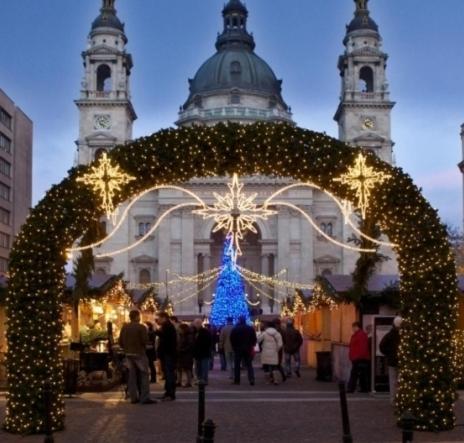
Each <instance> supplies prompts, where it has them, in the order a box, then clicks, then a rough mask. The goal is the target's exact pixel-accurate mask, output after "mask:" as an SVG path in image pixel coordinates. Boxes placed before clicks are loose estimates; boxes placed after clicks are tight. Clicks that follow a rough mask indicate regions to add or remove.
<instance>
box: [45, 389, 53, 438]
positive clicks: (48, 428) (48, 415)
mask: <svg viewBox="0 0 464 443" xmlns="http://www.w3.org/2000/svg"><path fill="white" fill-rule="evenodd" d="M43 399H44V409H45V417H44V431H45V439H44V443H54V441H55V440H54V438H53V423H52V386H51V384H50V382H48V381H47V382H45V384H44V391H43Z"/></svg>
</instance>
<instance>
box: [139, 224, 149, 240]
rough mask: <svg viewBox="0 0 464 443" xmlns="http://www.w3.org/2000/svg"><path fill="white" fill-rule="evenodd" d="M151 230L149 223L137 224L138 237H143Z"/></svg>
mask: <svg viewBox="0 0 464 443" xmlns="http://www.w3.org/2000/svg"><path fill="white" fill-rule="evenodd" d="M150 229H151V223H147V222H141V223H139V235H140V236H141V237H143V236H144V235H146V234H148V232H149V231H150Z"/></svg>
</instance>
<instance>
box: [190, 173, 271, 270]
mask: <svg viewBox="0 0 464 443" xmlns="http://www.w3.org/2000/svg"><path fill="white" fill-rule="evenodd" d="M227 186H228V187H229V193H228V194H225V195H219V194H217V193H216V192H215V193H214V194H213V195H214V197H215V198H216V203H214V205H213V206H205V207H204V208H202V209H198V210H195V211H193V213H194V214H198V215H201V216H203V219H205V220H207V219H211V218H212V219H214V221H215V222H216V226H215V228H214V230H213V232H217V231H220V230H221V229H223V230H225V231H226V233H227V235H231V236H232V240H233V241H232V242H230V245H231V251H230V252H231V253H232V258H233V260H234V262H236V261H237V257H238V256H239V255H242V250H241V248H240V240H243V235H244V233H245V232H247V231H250V232H253V233H255V234H256V233H257V232H258V231H257V230H256V228H255V227H254V224H255V223H256V221H257V220H267V219H268V217H269V216H271V215H275V214H277V211H273V210H270V209H267V207H266V206H258V205H257V204H256V203H255V202H254V201H255V199H256V196H257V195H258V194H256V193H255V194H250V195H247V194H245V193H243V192H242V189H243V186H244V184H243V183H240V182H239V179H238V175H237V174H234V175H233V177H232V183H228V184H227Z"/></svg>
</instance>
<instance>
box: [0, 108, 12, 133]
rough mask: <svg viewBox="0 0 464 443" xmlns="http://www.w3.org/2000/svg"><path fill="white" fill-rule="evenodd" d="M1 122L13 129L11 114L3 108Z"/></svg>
mask: <svg viewBox="0 0 464 443" xmlns="http://www.w3.org/2000/svg"><path fill="white" fill-rule="evenodd" d="M0 122H2V123H3V124H4V125H5V126H6V127H7V128H8V129H11V115H10V114H8V112H6V111H5V110H4V109H3V108H0Z"/></svg>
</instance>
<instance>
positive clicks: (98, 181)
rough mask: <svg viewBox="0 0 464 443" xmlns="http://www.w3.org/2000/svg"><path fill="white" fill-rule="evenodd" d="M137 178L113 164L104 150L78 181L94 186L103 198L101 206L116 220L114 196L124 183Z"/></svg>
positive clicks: (94, 190)
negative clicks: (96, 161) (95, 162)
mask: <svg viewBox="0 0 464 443" xmlns="http://www.w3.org/2000/svg"><path fill="white" fill-rule="evenodd" d="M132 180H135V177H132V176H131V175H129V174H126V173H125V172H123V171H121V168H120V167H119V165H113V164H112V163H111V160H110V159H109V158H108V155H107V153H106V152H104V153H103V154H102V155H101V157H100V158H99V159H98V163H97V165H96V166H92V167H91V168H90V172H88V173H87V174H85V175H83V176H82V177H79V178H78V179H77V181H78V182H79V183H84V184H85V185H87V186H89V187H91V188H92V190H93V192H94V193H95V194H97V195H98V196H99V197H100V198H101V208H102V209H103V210H104V211H105V214H106V216H107V217H108V218H109V219H111V220H112V221H113V223H114V222H115V221H116V216H117V211H116V208H115V207H114V197H115V194H116V192H118V191H120V190H121V188H122V186H123V185H126V184H127V183H129V182H131V181H132Z"/></svg>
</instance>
